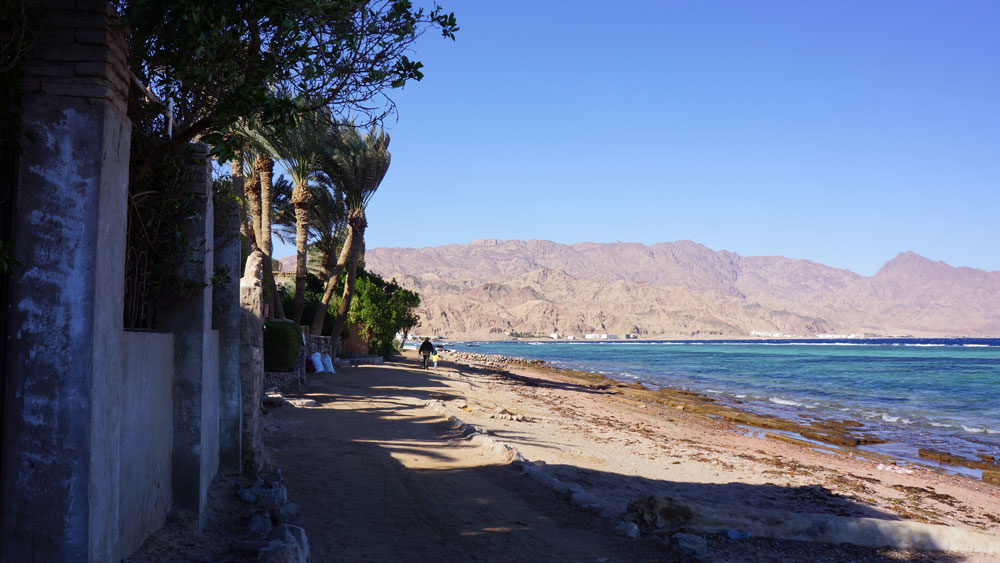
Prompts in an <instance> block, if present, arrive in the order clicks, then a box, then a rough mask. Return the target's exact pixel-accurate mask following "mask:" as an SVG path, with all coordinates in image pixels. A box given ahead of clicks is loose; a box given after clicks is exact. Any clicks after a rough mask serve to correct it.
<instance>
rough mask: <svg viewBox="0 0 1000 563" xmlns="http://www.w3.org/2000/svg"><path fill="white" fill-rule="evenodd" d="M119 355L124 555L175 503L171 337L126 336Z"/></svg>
mask: <svg viewBox="0 0 1000 563" xmlns="http://www.w3.org/2000/svg"><path fill="white" fill-rule="evenodd" d="M123 357H124V366H123V369H122V398H123V400H122V424H121V430H120V433H119V439H118V443H119V446H120V452H119V454H120V457H121V486H120V488H119V490H120V494H119V514H120V517H121V522H120V527H119V529H120V536H119V537H120V540H119V541H120V553H121V554H123V555H127V554H129V553H132V552H133V551H135V550H136V549H138V548H139V547H140V546H141V545H142V542H143V541H145V539H146V537H148V536H149V534H151V533H153V532H155V531H156V530H158V529H159V528H160V526H162V525H163V524H164V522H166V520H167V514H168V513H169V512H170V508H171V506H172V504H173V502H172V492H173V489H172V485H171V475H170V467H171V465H170V455H171V450H172V448H173V438H174V435H173V431H172V429H173V401H172V398H173V385H174V380H173V377H174V337H173V335H171V334H169V333H166V334H165V333H154V332H126V333H125V338H124V354H123ZM152 428H156V429H161V431H159V432H150V429H152Z"/></svg>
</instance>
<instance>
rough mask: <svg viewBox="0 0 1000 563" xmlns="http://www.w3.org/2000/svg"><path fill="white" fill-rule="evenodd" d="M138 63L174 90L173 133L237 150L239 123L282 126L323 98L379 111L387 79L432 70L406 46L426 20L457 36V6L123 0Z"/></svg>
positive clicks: (377, 114)
mask: <svg viewBox="0 0 1000 563" xmlns="http://www.w3.org/2000/svg"><path fill="white" fill-rule="evenodd" d="M117 7H118V10H119V13H120V14H121V17H122V19H123V21H124V23H125V25H126V28H127V30H128V32H129V56H130V61H129V63H130V67H131V70H132V72H134V73H135V74H136V76H137V77H138V78H139V80H141V81H142V82H143V83H144V84H147V85H150V87H151V88H152V89H153V90H154V91H155V92H157V93H158V94H159V97H160V99H161V100H166V99H167V98H169V99H170V100H172V104H173V108H172V112H173V115H174V116H175V119H176V122H177V130H176V132H175V135H174V137H173V138H172V139H171V140H170V141H168V142H165V143H163V144H162V146H160V147H159V149H158V150H157V151H156V152H155V153H154V154H153V155H151V158H152V159H155V158H158V157H160V156H162V154H165V153H166V152H169V151H170V150H172V149H174V148H176V147H177V146H180V145H182V144H184V143H186V142H187V141H190V140H191V139H193V138H195V137H199V136H200V139H201V140H202V141H204V142H208V143H209V144H211V145H213V148H214V152H215V154H216V155H217V156H220V157H222V158H223V159H225V158H228V157H229V156H230V155H231V154H232V152H233V150H234V149H235V148H236V147H238V145H239V144H240V141H239V139H238V138H237V137H238V136H237V135H234V133H233V132H232V126H233V125H234V124H235V123H237V122H238V121H240V120H243V121H245V122H246V123H248V124H249V126H250V127H252V128H253V127H258V126H260V127H265V128H270V129H274V130H278V131H280V130H283V129H285V128H287V127H289V126H292V125H294V123H295V122H296V120H297V118H298V117H299V116H300V115H302V114H303V113H304V112H309V111H314V110H316V109H317V108H318V107H324V106H325V107H328V108H331V109H332V110H333V111H335V112H336V113H340V114H355V115H358V114H360V115H366V116H369V117H370V118H371V119H372V120H377V119H380V118H381V117H384V115H385V114H386V113H388V112H391V111H393V103H392V100H391V99H390V98H389V97H388V96H387V95H386V91H387V90H388V89H389V88H397V87H401V86H403V85H404V84H405V83H406V82H407V81H409V80H420V79H421V78H422V76H423V74H422V72H421V67H422V66H423V65H422V64H421V63H420V62H418V61H413V60H410V59H409V58H408V57H407V56H406V54H407V53H408V52H409V50H410V47H411V46H412V44H413V42H414V41H415V40H416V39H417V37H419V36H420V35H421V33H422V32H423V31H425V30H426V29H427V28H429V27H436V28H438V29H439V30H440V31H441V33H442V34H443V35H444V36H445V37H449V38H452V39H454V33H455V32H456V31H457V30H458V26H457V24H456V22H455V16H454V14H451V13H445V12H444V11H443V10H442V9H441V8H440V7H438V6H435V7H434V8H433V9H431V10H425V9H423V8H415V7H414V6H413V4H412V3H411V2H409V1H408V0H323V1H316V0H256V1H253V0H250V1H246V0H243V1H241V0H213V1H208V2H206V1H205V0H171V1H169V2H164V1H163V0H121V1H120V2H119V3H118V6H117Z"/></svg>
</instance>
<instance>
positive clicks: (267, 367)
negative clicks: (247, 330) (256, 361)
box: [264, 320, 302, 371]
mask: <svg viewBox="0 0 1000 563" xmlns="http://www.w3.org/2000/svg"><path fill="white" fill-rule="evenodd" d="M300 348H302V329H301V328H299V326H298V325H297V324H295V323H294V322H293V321H287V320H286V321H278V320H274V321H267V322H265V323H264V371H293V370H294V369H295V360H296V358H298V357H299V349H300Z"/></svg>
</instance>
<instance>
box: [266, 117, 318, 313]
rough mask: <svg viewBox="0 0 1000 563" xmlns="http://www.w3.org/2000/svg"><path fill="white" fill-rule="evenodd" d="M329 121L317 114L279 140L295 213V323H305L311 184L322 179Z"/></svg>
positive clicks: (279, 148) (280, 155)
mask: <svg viewBox="0 0 1000 563" xmlns="http://www.w3.org/2000/svg"><path fill="white" fill-rule="evenodd" d="M329 131H330V126H329V117H328V115H327V114H326V113H325V112H323V113H317V114H314V115H311V116H308V117H306V118H305V119H303V120H302V121H301V122H300V123H299V124H298V125H297V126H296V127H295V128H294V129H290V130H288V131H287V132H286V133H285V134H284V135H281V136H279V137H278V138H276V139H275V143H274V144H275V148H276V149H277V152H278V155H279V157H280V158H281V160H282V161H283V162H284V164H285V168H286V170H287V171H288V175H289V176H290V177H291V180H292V185H293V189H292V197H291V200H290V202H291V204H292V207H294V209H295V255H296V260H295V302H294V305H293V306H292V320H294V321H295V324H299V323H301V322H302V309H303V307H304V305H305V294H306V278H307V276H308V273H309V272H308V269H307V266H308V251H309V241H308V239H309V222H310V219H311V215H312V213H311V210H312V208H313V205H314V204H315V201H316V199H315V197H314V196H313V191H314V190H312V189H311V188H310V182H312V181H314V180H316V179H318V178H317V177H318V176H319V170H318V168H317V167H318V164H319V161H320V157H321V155H322V154H323V152H324V151H325V150H326V143H327V141H328V139H329Z"/></svg>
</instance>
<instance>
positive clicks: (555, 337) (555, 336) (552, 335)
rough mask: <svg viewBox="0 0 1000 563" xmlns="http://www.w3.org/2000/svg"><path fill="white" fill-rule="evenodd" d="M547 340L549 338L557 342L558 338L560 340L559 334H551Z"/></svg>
mask: <svg viewBox="0 0 1000 563" xmlns="http://www.w3.org/2000/svg"><path fill="white" fill-rule="evenodd" d="M549 338H551V339H552V340H559V339H560V338H562V335H561V334H559V333H558V332H553V333H552V334H550V335H549Z"/></svg>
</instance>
